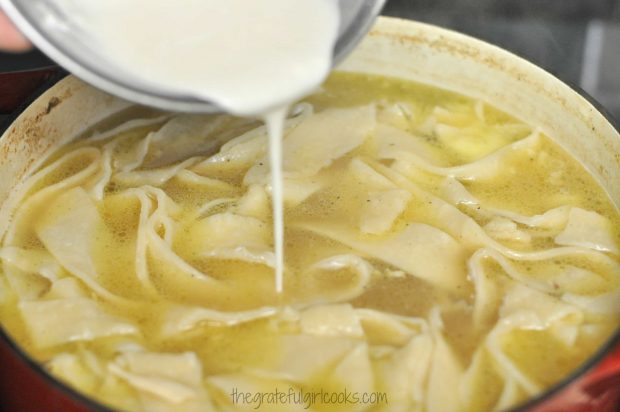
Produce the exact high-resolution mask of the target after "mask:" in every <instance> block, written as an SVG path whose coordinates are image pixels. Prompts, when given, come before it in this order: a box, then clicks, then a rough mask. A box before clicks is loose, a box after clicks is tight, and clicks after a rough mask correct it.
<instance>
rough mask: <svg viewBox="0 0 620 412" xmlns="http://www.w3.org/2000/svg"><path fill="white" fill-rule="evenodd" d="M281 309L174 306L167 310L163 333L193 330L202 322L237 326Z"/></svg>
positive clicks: (170, 333) (271, 314)
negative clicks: (228, 309)
mask: <svg viewBox="0 0 620 412" xmlns="http://www.w3.org/2000/svg"><path fill="white" fill-rule="evenodd" d="M280 310H281V309H278V308H275V307H269V306H266V307H262V308H258V309H254V310H247V311H237V312H224V311H219V310H214V309H207V308H201V307H188V306H174V307H172V308H170V309H169V310H167V311H166V315H165V318H164V322H163V324H162V327H161V334H162V336H165V337H168V336H173V335H176V334H179V333H183V332H187V331H189V330H192V329H193V328H195V327H196V326H197V325H199V324H202V323H208V324H212V325H218V326H235V325H239V324H242V323H248V322H253V321H255V320H259V319H264V318H268V317H272V316H275V315H277V314H278V313H279V312H280Z"/></svg>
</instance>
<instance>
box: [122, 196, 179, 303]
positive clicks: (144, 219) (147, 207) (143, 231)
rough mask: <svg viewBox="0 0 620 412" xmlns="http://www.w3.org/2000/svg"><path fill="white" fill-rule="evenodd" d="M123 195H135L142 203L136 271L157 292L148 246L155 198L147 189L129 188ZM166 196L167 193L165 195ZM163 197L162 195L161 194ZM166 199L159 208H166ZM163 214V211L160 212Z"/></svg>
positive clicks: (150, 288) (144, 283)
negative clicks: (148, 261)
mask: <svg viewBox="0 0 620 412" xmlns="http://www.w3.org/2000/svg"><path fill="white" fill-rule="evenodd" d="M154 191H155V193H156V196H157V194H160V192H159V191H157V190H156V189H155V190H154ZM121 196H133V197H135V198H136V199H137V200H138V202H139V203H140V217H139V222H138V231H137V234H136V252H135V259H134V262H135V263H134V264H135V271H136V276H137V278H138V280H139V281H140V283H142V285H143V286H144V287H145V288H146V290H147V291H149V292H150V293H154V292H155V287H154V286H153V284H152V282H151V279H150V277H149V270H148V264H147V247H148V237H149V231H150V230H152V226H153V222H152V221H151V220H150V218H151V217H152V215H153V214H154V213H153V210H154V209H155V206H154V205H153V200H152V199H151V197H150V196H149V194H148V192H147V191H146V190H145V189H129V190H126V191H124V192H123V193H121ZM164 196H165V195H164ZM160 197H161V195H160ZM165 203H166V202H165V200H164V201H161V202H158V206H157V210H158V211H159V210H160V209H159V208H161V209H162V210H163V209H164V205H165ZM159 213H160V214H161V212H159ZM165 235H167V236H168V237H171V236H172V234H171V233H170V229H168V230H166V231H165Z"/></svg>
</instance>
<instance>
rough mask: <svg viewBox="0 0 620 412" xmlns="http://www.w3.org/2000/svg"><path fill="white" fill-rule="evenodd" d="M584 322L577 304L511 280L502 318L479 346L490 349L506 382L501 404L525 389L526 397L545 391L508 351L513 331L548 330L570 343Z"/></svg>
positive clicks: (495, 364)
mask: <svg viewBox="0 0 620 412" xmlns="http://www.w3.org/2000/svg"><path fill="white" fill-rule="evenodd" d="M583 321H584V314H583V312H582V311H581V310H580V309H579V308H577V307H576V306H573V305H570V304H567V303H565V302H562V301H561V300H559V299H557V298H553V297H551V296H549V295H547V294H545V293H542V292H538V291H536V290H534V289H531V288H529V287H527V286H524V285H521V284H519V283H516V282H515V283H512V285H511V287H509V288H508V289H507V292H506V294H505V296H504V298H503V303H502V306H501V308H500V317H499V321H498V322H497V324H496V325H495V326H494V327H493V329H492V330H491V331H490V332H489V334H488V335H487V337H486V338H485V340H484V341H483V346H482V347H481V349H479V350H485V351H488V354H489V355H490V356H491V357H492V359H493V360H494V366H495V368H496V370H497V372H498V373H499V375H500V376H501V379H502V380H503V381H504V390H503V391H502V395H501V397H500V399H499V400H498V404H499V405H505V404H507V402H508V399H506V398H510V399H513V398H521V396H520V395H517V393H518V392H519V391H523V395H525V396H533V395H535V394H536V393H539V392H540V391H541V390H542V384H541V383H539V382H538V381H537V380H536V379H535V378H533V377H531V376H528V374H527V373H526V372H524V371H523V370H522V367H521V366H520V365H519V363H518V362H517V361H516V360H514V359H513V358H511V357H510V356H509V355H508V354H507V353H506V351H505V349H504V347H503V345H504V342H505V341H506V340H507V339H510V337H509V335H510V333H512V332H513V331H517V330H533V331H549V332H550V333H552V334H553V335H555V336H556V338H558V339H559V342H562V343H563V344H564V345H568V346H571V345H573V344H574V339H575V337H576V334H577V333H578V328H579V327H580V325H581V324H582V323H583ZM498 407H499V406H498Z"/></svg>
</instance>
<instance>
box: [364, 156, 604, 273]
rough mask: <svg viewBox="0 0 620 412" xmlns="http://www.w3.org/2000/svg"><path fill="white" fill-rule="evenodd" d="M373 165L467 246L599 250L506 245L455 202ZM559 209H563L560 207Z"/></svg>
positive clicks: (523, 255) (539, 255)
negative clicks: (461, 209) (425, 205)
mask: <svg viewBox="0 0 620 412" xmlns="http://www.w3.org/2000/svg"><path fill="white" fill-rule="evenodd" d="M372 167H373V168H374V169H376V170H377V171H378V172H380V173H382V174H383V175H384V176H386V177H387V178H389V179H390V180H392V181H393V182H394V183H395V184H396V185H397V186H398V187H400V188H403V189H405V190H408V191H409V192H411V194H412V195H413V196H414V198H416V199H419V200H420V201H421V202H422V203H426V204H428V205H429V208H428V210H432V212H433V214H434V219H433V223H434V224H435V225H437V227H438V228H439V229H441V230H442V231H445V232H446V233H448V234H449V235H451V236H453V237H454V238H457V239H460V240H461V241H462V242H464V243H465V244H466V245H467V246H468V247H470V248H481V247H488V248H490V249H494V250H497V251H498V252H500V253H501V254H502V255H504V256H506V257H508V258H510V259H514V260H519V261H529V260H532V261H537V260H545V259H553V258H555V257H559V256H565V255H568V254H580V255H588V254H595V255H596V254H599V253H600V252H597V251H595V250H592V249H589V248H585V247H577V246H563V247H557V248H551V249H546V250H538V251H532V252H524V251H520V250H516V249H512V248H509V247H506V246H504V245H502V244H501V243H499V242H497V241H496V240H494V239H493V238H491V237H490V236H489V235H488V234H487V233H486V232H485V231H484V229H483V228H482V227H481V226H480V225H479V224H478V223H477V222H476V221H475V220H474V219H472V218H471V217H469V216H467V215H466V214H464V213H463V212H461V211H460V210H459V209H458V208H456V207H455V206H454V205H452V204H450V203H448V202H446V201H445V200H443V199H441V198H438V197H436V196H434V195H433V194H431V193H429V192H426V191H425V190H423V189H422V188H420V187H418V186H417V185H416V184H415V183H414V182H412V181H411V180H409V179H408V178H407V177H405V176H404V175H402V174H400V173H399V172H397V171H395V170H393V169H392V168H389V167H386V166H384V165H381V164H379V163H375V162H372ZM558 212H559V213H563V212H561V211H558ZM555 218H558V217H557V216H555V217H554V219H555Z"/></svg>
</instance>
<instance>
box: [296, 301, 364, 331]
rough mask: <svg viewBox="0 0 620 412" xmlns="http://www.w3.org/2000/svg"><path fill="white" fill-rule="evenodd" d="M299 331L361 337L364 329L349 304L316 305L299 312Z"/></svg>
mask: <svg viewBox="0 0 620 412" xmlns="http://www.w3.org/2000/svg"><path fill="white" fill-rule="evenodd" d="M299 325H300V327H301V333H303V334H306V335H315V336H347V337H352V338H362V337H363V336H364V330H363V329H362V324H361V323H360V320H359V317H358V316H357V314H356V313H355V310H354V309H353V307H352V306H351V305H350V304H336V305H334V304H331V305H317V306H313V307H310V308H308V309H306V310H304V311H302V312H301V317H300V320H299Z"/></svg>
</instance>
